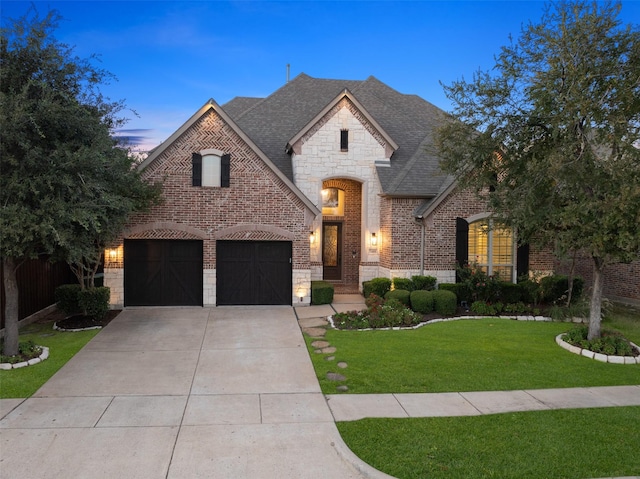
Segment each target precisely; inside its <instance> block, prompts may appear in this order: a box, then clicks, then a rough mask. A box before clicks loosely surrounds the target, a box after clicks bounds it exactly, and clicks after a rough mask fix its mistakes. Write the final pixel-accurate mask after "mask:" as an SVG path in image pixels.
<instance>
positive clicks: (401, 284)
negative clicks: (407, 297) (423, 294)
mask: <svg viewBox="0 0 640 479" xmlns="http://www.w3.org/2000/svg"><path fill="white" fill-rule="evenodd" d="M393 289H404V290H405V291H409V292H411V291H414V290H415V289H416V286H415V285H414V284H413V281H412V280H410V279H409V278H393Z"/></svg>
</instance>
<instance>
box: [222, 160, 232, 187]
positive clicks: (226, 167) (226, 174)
mask: <svg viewBox="0 0 640 479" xmlns="http://www.w3.org/2000/svg"><path fill="white" fill-rule="evenodd" d="M230 181H231V155H229V154H226V155H222V157H221V158H220V186H221V187H223V188H229V183H230Z"/></svg>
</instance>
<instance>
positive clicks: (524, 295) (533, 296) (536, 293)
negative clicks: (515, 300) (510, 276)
mask: <svg viewBox="0 0 640 479" xmlns="http://www.w3.org/2000/svg"><path fill="white" fill-rule="evenodd" d="M518 287H519V288H520V301H524V302H525V303H533V304H538V303H539V302H540V300H541V299H542V298H541V295H542V291H541V289H540V283H538V282H537V281H534V280H532V279H529V278H527V279H521V280H519V281H518Z"/></svg>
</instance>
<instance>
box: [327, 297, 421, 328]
mask: <svg viewBox="0 0 640 479" xmlns="http://www.w3.org/2000/svg"><path fill="white" fill-rule="evenodd" d="M365 304H366V305H367V309H366V310H364V311H347V312H344V313H336V314H334V315H333V323H334V325H335V327H336V328H338V329H365V328H389V327H398V326H413V325H416V324H418V323H420V322H421V321H422V315H420V314H418V313H415V312H413V311H411V310H410V309H409V308H407V307H405V306H404V305H403V304H402V303H401V302H400V301H398V300H396V299H389V300H387V301H385V300H383V299H382V298H380V297H379V296H377V295H375V294H372V295H371V296H369V297H368V298H367V299H366V300H365Z"/></svg>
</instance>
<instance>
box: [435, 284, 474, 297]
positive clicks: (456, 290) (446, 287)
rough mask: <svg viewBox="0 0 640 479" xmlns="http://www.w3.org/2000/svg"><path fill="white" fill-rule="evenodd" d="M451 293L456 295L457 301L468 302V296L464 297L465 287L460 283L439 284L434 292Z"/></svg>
mask: <svg viewBox="0 0 640 479" xmlns="http://www.w3.org/2000/svg"><path fill="white" fill-rule="evenodd" d="M439 290H441V291H451V292H452V293H453V294H455V295H456V298H457V299H458V301H468V300H469V299H468V296H465V295H464V292H465V287H464V285H463V284H462V283H440V284H439V285H438V289H437V290H436V291H439Z"/></svg>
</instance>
